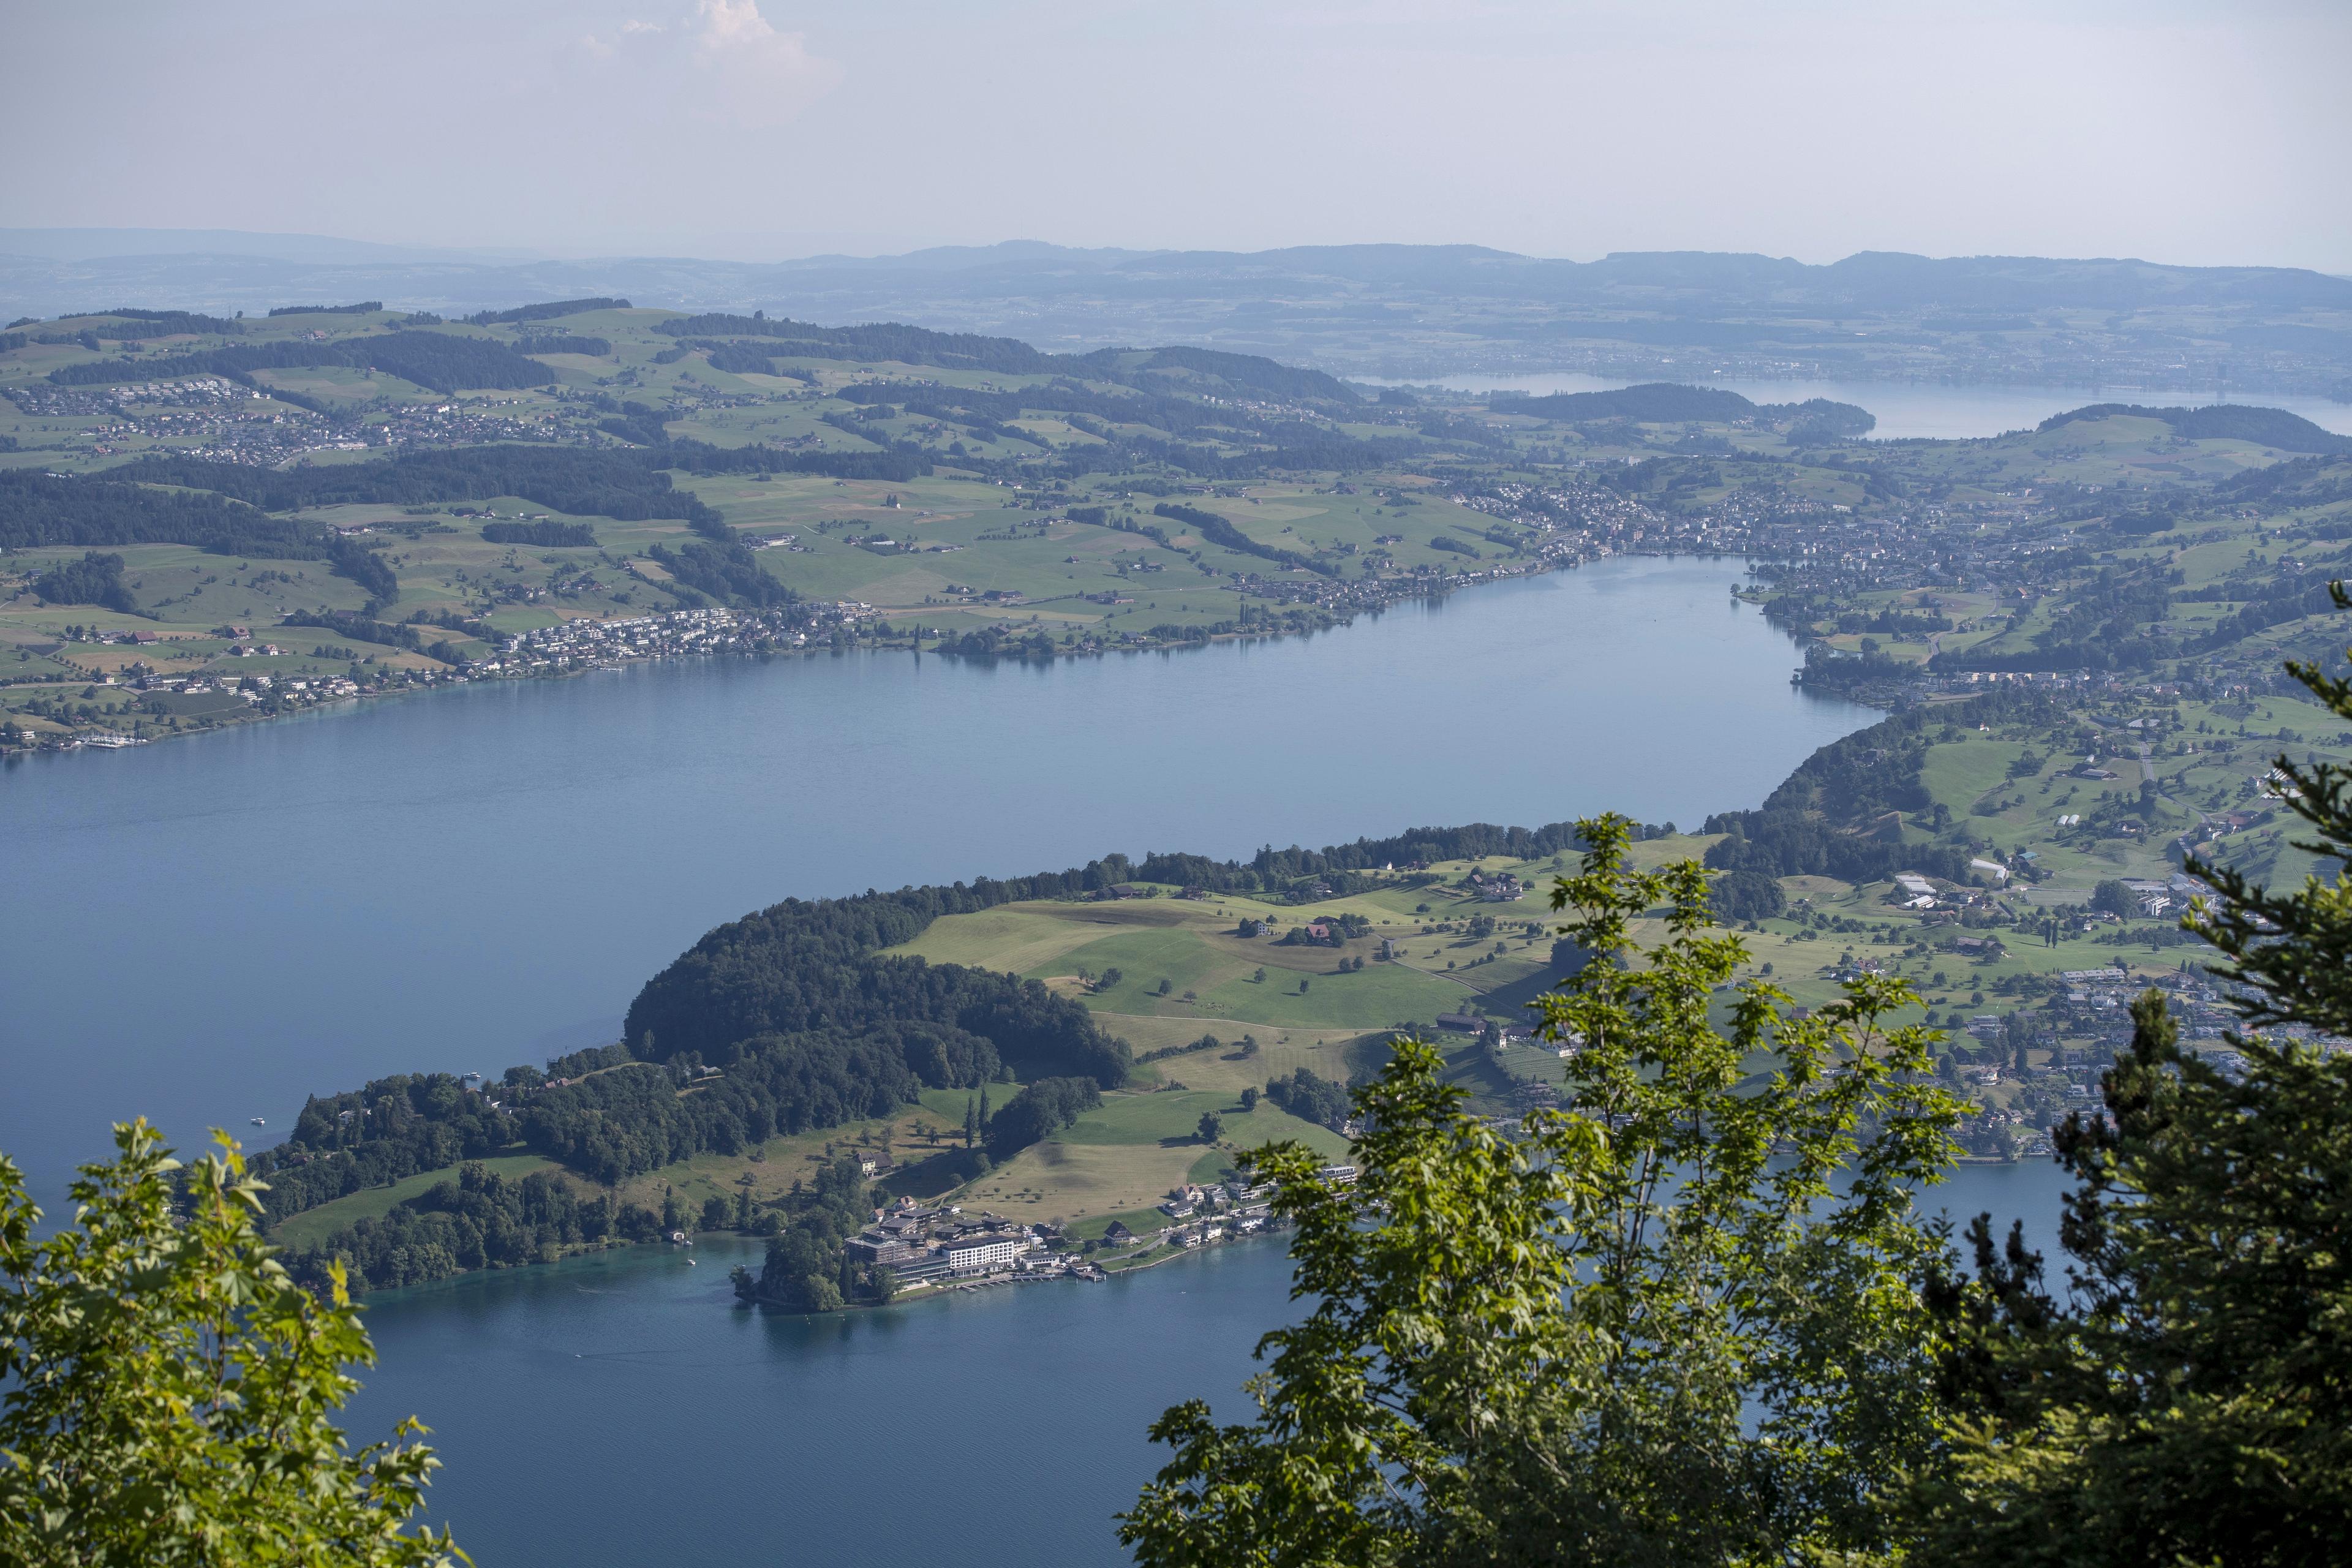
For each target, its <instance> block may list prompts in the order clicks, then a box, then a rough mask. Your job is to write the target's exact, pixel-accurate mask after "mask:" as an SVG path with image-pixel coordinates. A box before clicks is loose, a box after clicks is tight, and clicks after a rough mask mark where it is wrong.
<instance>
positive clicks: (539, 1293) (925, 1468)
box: [350, 1163, 2063, 1568]
mask: <svg viewBox="0 0 2352 1568" xmlns="http://www.w3.org/2000/svg"><path fill="white" fill-rule="evenodd" d="M2062 1190H2063V1189H2062V1186H2061V1183H2060V1180H2059V1173H2058V1171H2057V1169H2056V1167H2055V1166H2053V1165H2052V1164H2049V1163H2032V1164H2021V1165H1970V1166H1964V1167H1962V1168H1961V1169H1960V1170H1959V1171H1958V1173H1955V1175H1954V1178H1953V1180H1952V1181H1951V1182H1950V1183H1949V1184H1947V1185H1946V1186H1944V1187H1942V1188H1940V1189H1937V1194H1935V1197H1934V1198H1933V1200H1932V1201H1933V1202H1934V1204H1935V1205H1937V1206H1938V1207H1941V1208H1944V1209H1946V1210H1948V1212H1950V1213H1951V1214H1953V1215H1956V1216H1961V1217H1963V1218H1964V1217H1965V1216H1968V1215H1973V1214H1975V1213H1977V1212H1978V1211H1979V1210H1988V1211H1990V1212H1991V1213H1993V1214H1994V1215H1996V1216H1999V1217H2000V1221H2001V1230H2002V1233H2003V1234H2005V1233H2006V1228H2007V1226H2006V1221H2007V1219H2009V1218H2011V1217H2014V1218H2021V1219H2022V1220H2024V1221H2025V1223H2026V1226H2027V1232H2028V1235H2029V1237H2031V1239H2032V1242H2033V1244H2034V1245H2036V1246H2038V1247H2042V1248H2043V1250H2044V1251H2045V1253H2046V1254H2047V1255H2048V1256H2049V1257H2050V1258H2051V1259H2052V1262H2053V1272H2054V1271H2055V1266H2056V1264H2057V1263H2058V1262H2059V1261H2060V1259H2059V1258H2057V1254H2056V1237H2057V1226H2058V1196H2059V1194H2060V1192H2061V1191H2062ZM694 1251H695V1253H696V1254H697V1255H698V1260H697V1265H696V1266H694V1267H688V1264H687V1262H686V1260H685V1258H684V1257H682V1256H681V1255H680V1254H679V1253H678V1252H677V1251H676V1250H674V1249H672V1248H669V1247H632V1248H629V1249H627V1250H625V1251H621V1252H615V1253H605V1254H602V1255H599V1256H596V1257H593V1258H578V1259H573V1260H571V1261H568V1262H564V1263H561V1264H556V1265H554V1266H552V1267H548V1268H525V1269H517V1270H511V1271H508V1272H504V1273H498V1274H488V1275H478V1276H472V1277H468V1278H465V1279H456V1280H451V1281H448V1282H446V1283H445V1284H441V1285H433V1286H425V1287H421V1288H419V1289H411V1290H398V1291H389V1292H385V1293H383V1294H380V1295H377V1296H373V1297H371V1298H369V1310H368V1326H369V1329H370V1331H372V1332H373V1334H374V1335H375V1340H376V1344H377V1346H378V1348H379V1350H380V1351H381V1352H382V1354H383V1365H382V1366H381V1367H380V1368H379V1369H378V1370H377V1371H376V1372H375V1373H372V1374H370V1375H369V1377H368V1379H367V1383H368V1386H367V1387H366V1388H365V1389H364V1390H363V1391H362V1393H361V1394H360V1395H359V1397H358V1398H357V1399H355V1400H354V1401H353V1402H352V1407H351V1410H350V1415H351V1421H352V1430H353V1431H354V1432H356V1433H360V1434H364V1435H368V1436H381V1435H383V1433H386V1432H388V1431H390V1429H391V1427H392V1425H393V1423H394V1422H395V1421H397V1420H398V1419H400V1418H401V1417H402V1416H404V1415H418V1416H420V1417H422V1418H423V1419H424V1421H425V1423H426V1425H428V1426H432V1427H433V1428H434V1434H433V1436H432V1439H431V1441H432V1442H433V1443H434V1444H435V1446H436V1447H437V1448H438V1449H439V1450H440V1453H441V1457H442V1458H443V1459H444V1461H445V1462H446V1466H447V1468H446V1469H445V1470H443V1471H442V1472H441V1473H440V1476H439V1478H438V1479H436V1482H435V1484H434V1487H433V1490H432V1493H431V1500H432V1504H433V1512H434V1514H435V1517H436V1521H439V1522H443V1523H447V1524H450V1525H452V1526H453V1527H454V1528H455V1529H456V1530H457V1533H458V1542H459V1544H461V1545H463V1546H464V1547H465V1548H466V1549H467V1551H468V1552H471V1553H473V1556H474V1561H475V1562H476V1563H479V1564H480V1565H481V1568H539V1565H541V1564H544V1565H548V1568H557V1565H561V1568H639V1565H642V1564H650V1563H663V1564H669V1565H674V1568H706V1565H707V1568H730V1565H733V1564H739V1563H784V1564H801V1563H808V1564H824V1565H827V1568H906V1565H908V1564H911V1563H935V1562H953V1563H959V1564H965V1565H969V1568H1035V1565H1037V1564H1042V1563H1051V1564H1055V1565H1057V1568H1061V1565H1075V1568H1087V1565H1093V1564H1100V1565H1102V1568H1112V1565H1113V1564H1116V1563H1120V1562H1123V1561H1125V1556H1124V1553H1123V1552H1121V1551H1120V1549H1119V1546H1118V1540H1117V1537H1116V1535H1115V1533H1114V1531H1115V1525H1114V1522H1113V1521H1112V1519H1111V1515H1112V1514H1113V1513H1114V1512H1116V1511H1118V1510H1122V1509H1125V1508H1128V1507H1129V1506H1131V1505H1132V1504H1133V1503H1134V1501H1135V1496H1136V1492H1137V1490H1138V1489H1139V1488H1140V1487H1141V1486H1142V1485H1143V1483H1144V1482H1145V1481H1147V1480H1149V1479H1150V1478H1151V1476H1152V1474H1153V1473H1154V1472H1155V1471H1156V1470H1157V1469H1158V1468H1159V1467H1160V1464H1161V1463H1162V1462H1164V1460H1165V1459H1166V1458H1167V1451H1166V1450H1165V1449H1162V1448H1156V1447H1153V1445H1152V1444H1150V1442H1149V1441H1148V1440H1147V1439H1146V1437H1145V1436H1144V1434H1145V1431H1146V1429H1147V1428H1148V1427H1149V1426H1150V1423H1151V1422H1152V1420H1153V1419H1154V1418H1156V1417H1157V1416H1158V1415H1160V1412H1161V1411H1162V1410H1164V1409H1166V1408H1167V1407H1168V1406H1169V1405H1174V1404H1176V1403H1178V1402H1180V1401H1181V1400H1184V1399H1187V1398H1193V1397H1199V1398H1205V1399H1207V1400H1209V1401H1210V1403H1211V1405H1212V1407H1213V1412H1214V1414H1215V1415H1216V1416H1217V1418H1218V1419H1219V1420H1221V1421H1225V1422H1232V1421H1240V1420H1244V1419H1245V1418H1246V1417H1247V1416H1248V1415H1249V1413H1250V1408H1251V1407H1250V1405H1249V1404H1248V1402H1247V1396H1246V1395H1245V1394H1243V1393H1242V1392H1241V1384H1242V1382H1243V1380H1244V1378H1246V1377H1248V1376H1249V1375H1250V1374H1251V1373H1253V1372H1254V1371H1255V1370H1256V1366H1255V1363H1253V1362H1252V1361H1251V1359H1250V1351H1251V1347H1252V1346H1254V1345H1255V1343H1256V1342H1257V1339H1258V1336H1259V1335H1260V1334H1262V1333H1264V1332H1265V1331H1266V1330H1268V1329H1270V1328H1274V1327H1276V1326H1279V1325H1280V1324H1282V1323H1284V1322H1287V1321H1296V1319H1297V1316H1299V1315H1300V1311H1301V1309H1300V1308H1299V1307H1297V1305H1295V1304H1294V1303H1292V1302H1291V1301H1290V1300H1289V1299H1288V1297H1289V1285H1290V1266H1289V1258H1288V1256H1287V1253H1286V1249H1285V1247H1283V1244H1282V1242H1281V1241H1280V1240H1279V1239H1278V1238H1275V1239H1265V1240H1258V1241H1249V1242H1243V1243H1239V1244H1236V1245H1234V1246H1229V1247H1213V1248H1210V1249H1208V1250H1206V1251H1204V1252H1202V1253H1199V1254H1195V1255H1193V1256H1192V1257H1188V1258H1178V1259H1176V1260H1174V1261H1172V1262H1170V1263H1166V1264H1163V1265H1161V1266H1160V1267H1159V1268H1152V1269H1147V1270H1145V1271H1143V1272H1141V1273H1139V1274H1133V1275H1129V1276H1125V1277H1120V1278H1115V1279H1111V1280H1110V1281H1108V1283H1105V1284H1100V1285H1085V1284H1079V1283H1076V1282H1071V1281H1061V1282H1055V1283H1050V1284H1038V1285H1024V1286H1008V1287H1003V1288H1000V1289H990V1290H982V1291H973V1292H968V1293H964V1294H960V1295H957V1296H953V1297H950V1298H946V1299H943V1300H929V1301H919V1302H909V1303H908V1304H906V1305H903V1306H898V1307H890V1308H885V1309H883V1310H878V1311H867V1312H856V1313H848V1314H844V1315H839V1316H835V1317H826V1318H810V1317H799V1316H793V1315H787V1314H782V1313H767V1312H760V1311H754V1310H750V1309H746V1308H740V1307H737V1306H735V1305H733V1304H732V1302H731V1300H730V1291H729V1288H728V1283H727V1269H728V1267H729V1266H730V1264H731V1263H732V1262H734V1261H736V1260H738V1259H740V1260H743V1261H746V1262H750V1263H752V1264H754V1266H756V1263H757V1259H758V1249H757V1248H756V1247H754V1246H753V1245H752V1244H751V1243H750V1242H747V1241H740V1240H735V1239H731V1238H718V1237H712V1238H709V1239H707V1240H706V1241H704V1243H703V1244H702V1245H701V1246H699V1247H696V1248H695V1249H694ZM519 1439H520V1440H519Z"/></svg>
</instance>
